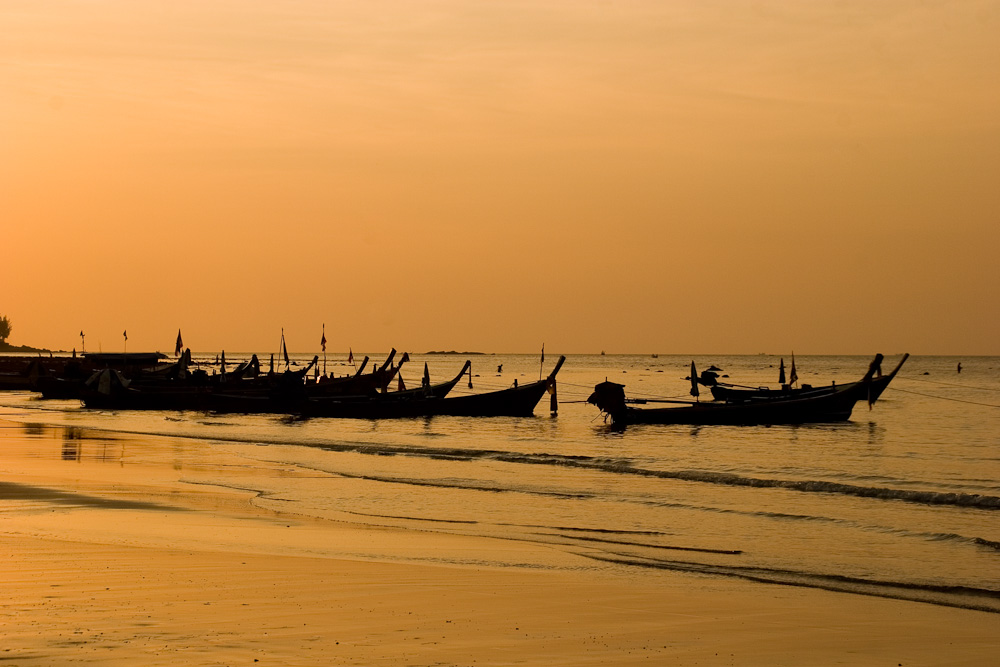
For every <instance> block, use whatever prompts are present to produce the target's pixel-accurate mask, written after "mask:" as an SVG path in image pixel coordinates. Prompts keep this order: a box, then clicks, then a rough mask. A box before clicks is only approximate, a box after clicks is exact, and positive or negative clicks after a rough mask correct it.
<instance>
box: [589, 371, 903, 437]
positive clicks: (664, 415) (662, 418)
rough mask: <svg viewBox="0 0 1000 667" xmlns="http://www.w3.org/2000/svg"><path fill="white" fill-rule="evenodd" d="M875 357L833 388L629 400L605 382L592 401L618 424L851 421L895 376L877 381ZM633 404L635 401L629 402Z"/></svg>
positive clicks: (597, 387) (600, 385) (766, 423)
mask: <svg viewBox="0 0 1000 667" xmlns="http://www.w3.org/2000/svg"><path fill="white" fill-rule="evenodd" d="M882 358H883V357H882V355H881V354H879V355H876V356H875V360H874V361H873V362H872V363H871V365H870V366H869V368H868V372H867V373H866V374H865V375H864V377H863V378H862V379H861V380H860V381H858V382H851V383H848V384H845V385H842V386H840V387H837V388H836V389H833V390H832V391H823V392H817V393H812V394H809V393H806V394H802V395H798V396H781V395H776V396H750V397H749V398H746V399H741V400H730V401H708V402H703V403H698V402H690V401H651V400H642V399H626V398H625V391H624V385H620V384H617V383H614V382H602V383H600V384H598V385H596V386H595V387H594V393H593V394H591V396H590V398H588V399H587V401H588V402H589V403H591V404H593V405H596V406H597V407H598V408H599V409H600V410H601V411H602V412H604V413H605V414H607V415H609V416H610V417H611V419H612V422H613V423H614V424H615V425H618V426H624V425H628V424H694V425H713V424H730V425H753V424H761V425H771V424H806V423H823V422H839V421H847V420H848V419H850V417H851V412H852V411H853V409H854V405H855V403H857V402H858V401H868V402H869V405H871V404H874V403H875V401H876V400H877V399H878V397H879V396H880V395H881V394H882V392H883V391H884V390H885V388H886V386H888V383H889V381H891V380H892V378H893V377H894V376H895V372H896V371H898V370H899V368H898V367H897V368H896V371H894V372H893V373H892V374H891V375H890V376H886V377H887V378H888V379H887V381H886V382H885V383H884V384H879V385H876V384H875V377H874V376H875V373H876V371H877V369H878V368H879V367H880V365H881V362H882ZM654 402H656V403H673V404H675V405H673V407H661V408H637V407H632V405H636V404H648V403H654ZM630 404H631V405H630Z"/></svg>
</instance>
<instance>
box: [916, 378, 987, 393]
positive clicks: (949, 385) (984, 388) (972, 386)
mask: <svg viewBox="0 0 1000 667" xmlns="http://www.w3.org/2000/svg"><path fill="white" fill-rule="evenodd" d="M898 377H899V379H900V380H911V381H913V382H928V383H930V384H942V385H944V386H946V387H959V388H961V389H979V390H982V391H1000V388H998V387H976V386H975V385H969V384H957V383H955V382H941V381H940V380H925V379H923V378H916V377H912V376H909V375H900V376H898Z"/></svg>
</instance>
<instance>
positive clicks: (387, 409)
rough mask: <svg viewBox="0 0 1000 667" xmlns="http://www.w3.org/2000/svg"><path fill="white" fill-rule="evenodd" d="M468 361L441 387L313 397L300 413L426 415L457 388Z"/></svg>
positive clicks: (349, 415)
mask: <svg viewBox="0 0 1000 667" xmlns="http://www.w3.org/2000/svg"><path fill="white" fill-rule="evenodd" d="M471 366H472V362H471V361H466V362H465V365H464V366H462V370H460V371H459V372H458V375H456V376H455V377H454V378H452V379H451V380H448V381H447V382H442V383H440V384H433V385H424V386H421V387H417V388H414V389H404V390H403V391H393V392H387V393H384V394H383V393H379V392H377V391H371V392H369V393H367V394H361V395H357V396H313V397H310V398H308V399H307V400H306V401H305V402H304V403H303V404H302V405H301V406H300V408H299V410H297V412H301V414H303V415H305V416H308V417H359V418H362V419H375V418H381V417H415V416H419V415H422V414H425V413H424V407H423V406H424V405H426V404H427V403H428V402H429V401H440V400H442V399H443V398H444V397H445V396H447V395H448V393H449V392H451V390H452V389H454V388H455V385H457V384H458V382H459V381H460V380H461V379H462V376H463V375H465V374H466V373H467V372H468V371H469V368H470V367H471Z"/></svg>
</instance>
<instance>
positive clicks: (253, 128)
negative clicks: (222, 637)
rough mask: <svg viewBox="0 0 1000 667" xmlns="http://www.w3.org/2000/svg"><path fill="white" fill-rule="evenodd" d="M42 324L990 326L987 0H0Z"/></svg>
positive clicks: (877, 334) (710, 344)
mask: <svg viewBox="0 0 1000 667" xmlns="http://www.w3.org/2000/svg"><path fill="white" fill-rule="evenodd" d="M0 34H2V38H0V89H2V91H3V92H2V94H0V241H2V246H0V247H2V248H3V264H2V269H3V274H2V281H0V314H6V315H7V316H8V317H10V318H11V320H12V321H13V323H14V328H15V331H14V335H13V336H12V337H11V339H10V342H12V343H15V344H31V345H38V346H48V347H53V348H64V349H69V348H71V347H73V346H75V345H76V346H78V345H79V337H78V336H77V334H78V333H79V331H80V330H81V329H82V330H84V331H85V332H86V333H87V347H88V349H96V347H97V346H98V344H100V345H101V346H102V348H103V349H104V350H105V351H111V350H117V349H120V347H121V344H122V336H121V332H122V330H124V329H128V332H129V349H130V350H131V349H135V350H139V349H160V350H164V351H169V350H172V347H173V341H174V337H175V336H176V332H177V329H178V328H181V329H182V330H183V332H184V339H185V343H187V344H188V345H190V346H191V347H193V348H194V349H196V350H202V351H209V350H215V349H222V348H226V349H229V350H271V349H273V348H274V347H275V344H276V341H277V340H278V338H279V336H280V330H281V328H282V327H284V329H285V332H286V335H287V337H288V340H289V346H290V348H291V349H293V350H300V351H310V350H314V349H317V348H318V343H319V332H320V327H321V325H322V324H323V323H325V324H326V335H327V338H328V339H329V346H330V348H329V349H331V350H340V349H347V348H348V347H349V346H350V347H353V348H354V349H369V350H373V349H376V350H377V349H387V348H388V347H390V346H395V347H397V348H400V349H407V350H413V351H422V350H427V349H461V350H481V351H498V352H534V351H536V350H537V349H538V348H539V347H540V346H541V344H542V342H544V343H545V344H546V350H551V352H552V353H557V352H596V351H599V350H607V351H608V353H614V352H663V353H669V352H692V353H699V352H702V353H703V352H733V353H741V352H745V353H755V352H761V351H768V352H781V353H785V352H787V351H789V350H795V351H796V352H797V353H800V354H810V353H816V354H820V353H859V354H869V353H873V352H876V351H881V352H884V353H886V354H892V353H897V352H902V351H904V350H907V351H910V352H913V353H917V354H921V353H923V354H931V353H941V354H1000V268H998V259H997V255H998V252H1000V185H998V184H1000V40H998V39H997V35H1000V3H998V2H996V1H980V0H966V1H965V2H962V3H954V2H944V1H941V2H939V1H933V0H929V1H927V2H917V1H912V0H911V1H907V2H901V1H897V0H884V1H881V2H877V3H873V2H870V1H868V0H864V1H862V0H857V1H855V0H848V1H843V2H824V1H817V2H800V1H797V0H781V1H778V0H775V1H771V2H755V3H746V2H737V1H736V0H715V1H712V2H704V3H692V2H679V1H678V2H673V1H669V0H634V1H631V2H616V3H612V2H607V1H601V2H596V1H589V0H532V1H530V2H529V1H518V0H504V1H492V0H475V1H473V0H438V1H423V0H369V1H366V2H335V1H330V0H323V1H319V0H300V1H298V2H277V1H275V0H267V1H264V0H255V1H254V0H250V1H248V0H230V1H222V0H200V1H199V2H187V1H178V2H172V3H159V2H158V3H148V2H126V1H124V0H108V1H104V2H99V1H93V2H80V1H76V2H69V1H63V2H58V1H54V2H46V3H37V2H28V1H23V2H22V1H16V0H15V1H11V0H6V1H5V2H4V3H3V4H2V5H0Z"/></svg>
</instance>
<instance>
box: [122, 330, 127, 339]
mask: <svg viewBox="0 0 1000 667" xmlns="http://www.w3.org/2000/svg"><path fill="white" fill-rule="evenodd" d="M122 336H125V340H128V329H126V330H125V331H123V332H122Z"/></svg>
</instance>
